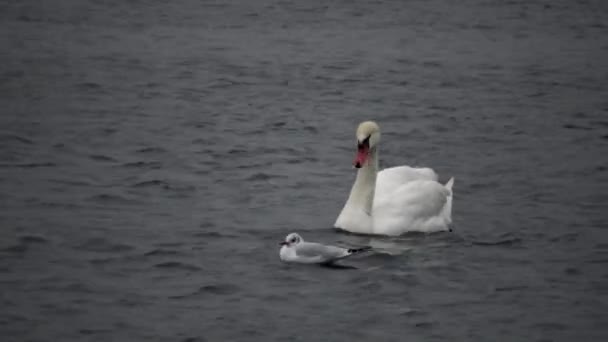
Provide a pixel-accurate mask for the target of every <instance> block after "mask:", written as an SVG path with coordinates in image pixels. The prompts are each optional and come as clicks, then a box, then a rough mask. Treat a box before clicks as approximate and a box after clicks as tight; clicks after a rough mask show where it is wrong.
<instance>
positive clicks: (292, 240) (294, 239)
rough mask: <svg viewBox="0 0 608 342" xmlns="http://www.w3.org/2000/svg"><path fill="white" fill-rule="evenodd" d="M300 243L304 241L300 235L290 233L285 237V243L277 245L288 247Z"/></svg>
mask: <svg viewBox="0 0 608 342" xmlns="http://www.w3.org/2000/svg"><path fill="white" fill-rule="evenodd" d="M302 241H304V239H302V237H301V236H300V235H298V234H297V233H291V234H289V235H287V237H285V241H282V242H281V243H279V245H282V246H288V247H289V246H293V245H297V244H299V243H300V242H302Z"/></svg>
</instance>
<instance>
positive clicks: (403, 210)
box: [334, 121, 454, 236]
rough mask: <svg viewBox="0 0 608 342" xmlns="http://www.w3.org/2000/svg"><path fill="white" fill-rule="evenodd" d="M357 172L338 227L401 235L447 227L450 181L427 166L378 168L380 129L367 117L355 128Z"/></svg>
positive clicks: (337, 223)
mask: <svg viewBox="0 0 608 342" xmlns="http://www.w3.org/2000/svg"><path fill="white" fill-rule="evenodd" d="M357 142H358V152H357V158H356V159H355V162H354V164H355V167H357V169H358V171H357V177H356V179H355V183H354V184H353V187H352V189H351V192H350V195H349V197H348V200H347V202H346V204H345V205H344V208H343V209H342V212H341V213H340V215H339V216H338V218H337V219H336V222H335V224H334V226H335V227H336V228H340V229H343V230H347V231H350V232H353V233H360V234H377V235H392V236H395V235H400V234H403V233H405V232H409V231H418V232H435V231H444V230H449V225H450V224H451V222H452V185H453V184H454V179H453V178H452V179H450V180H449V181H448V182H447V183H446V184H445V185H443V184H440V183H439V182H438V181H437V174H436V173H435V172H434V171H433V170H432V169H429V168H413V167H409V166H398V167H392V168H388V169H384V170H382V171H378V145H379V142H380V128H379V127H378V125H377V124H376V123H374V122H372V121H366V122H363V123H361V124H360V125H359V128H358V129H357Z"/></svg>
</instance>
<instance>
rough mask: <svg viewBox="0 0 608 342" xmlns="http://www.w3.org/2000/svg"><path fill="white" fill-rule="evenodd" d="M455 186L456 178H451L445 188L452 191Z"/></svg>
mask: <svg viewBox="0 0 608 342" xmlns="http://www.w3.org/2000/svg"><path fill="white" fill-rule="evenodd" d="M453 185H454V177H452V178H450V180H449V181H448V182H447V183H445V188H446V189H448V190H450V192H451V191H452V186H453Z"/></svg>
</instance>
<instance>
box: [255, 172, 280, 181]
mask: <svg viewBox="0 0 608 342" xmlns="http://www.w3.org/2000/svg"><path fill="white" fill-rule="evenodd" d="M273 178H287V177H285V176H279V175H270V174H267V173H263V172H258V173H255V174H253V175H251V176H249V177H247V179H245V180H246V181H267V180H270V179H273Z"/></svg>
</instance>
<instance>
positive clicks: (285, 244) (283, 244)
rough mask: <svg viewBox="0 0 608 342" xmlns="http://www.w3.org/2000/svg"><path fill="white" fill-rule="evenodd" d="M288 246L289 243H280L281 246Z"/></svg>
mask: <svg viewBox="0 0 608 342" xmlns="http://www.w3.org/2000/svg"><path fill="white" fill-rule="evenodd" d="M287 245H289V242H287V241H281V242H279V246H287Z"/></svg>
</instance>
